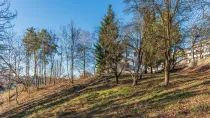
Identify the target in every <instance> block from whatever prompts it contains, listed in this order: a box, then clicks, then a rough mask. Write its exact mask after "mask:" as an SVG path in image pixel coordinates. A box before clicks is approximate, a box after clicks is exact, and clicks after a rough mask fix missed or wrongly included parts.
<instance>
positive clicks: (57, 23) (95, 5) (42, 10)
mask: <svg viewBox="0 0 210 118" xmlns="http://www.w3.org/2000/svg"><path fill="white" fill-rule="evenodd" d="M10 2H11V9H12V10H16V11H17V12H18V17H17V18H16V19H15V20H14V22H15V27H14V30H15V31H16V32H18V33H19V35H20V34H21V33H23V32H24V31H25V30H26V29H27V28H28V27H31V26H33V27H35V28H40V29H41V28H47V29H52V30H54V31H56V32H59V29H60V27H61V26H63V25H66V24H68V23H69V22H70V20H73V21H74V22H75V23H76V25H77V27H79V28H83V29H85V30H89V31H91V32H93V31H94V30H96V27H98V26H100V21H101V19H102V18H103V16H104V14H105V13H106V12H107V7H108V4H112V5H113V10H114V11H115V13H116V15H117V18H119V19H123V20H124V21H128V19H129V16H128V15H126V14H124V13H123V10H124V4H123V0H10Z"/></svg>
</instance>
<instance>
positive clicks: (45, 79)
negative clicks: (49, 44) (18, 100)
mask: <svg viewBox="0 0 210 118" xmlns="http://www.w3.org/2000/svg"><path fill="white" fill-rule="evenodd" d="M44 85H45V86H46V85H47V77H46V57H45V53H44Z"/></svg>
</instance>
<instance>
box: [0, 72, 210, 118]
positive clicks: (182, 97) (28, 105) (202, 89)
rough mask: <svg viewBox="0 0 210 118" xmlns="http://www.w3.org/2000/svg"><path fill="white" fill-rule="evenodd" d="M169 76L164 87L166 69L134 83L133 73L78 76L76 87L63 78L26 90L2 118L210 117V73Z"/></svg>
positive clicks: (3, 113)
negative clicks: (117, 80) (54, 83)
mask: <svg viewBox="0 0 210 118" xmlns="http://www.w3.org/2000/svg"><path fill="white" fill-rule="evenodd" d="M171 76H172V77H171V81H170V85H169V86H168V87H164V86H163V84H164V83H163V79H164V78H163V74H153V75H151V74H147V75H144V76H143V79H142V80H140V81H139V85H138V86H135V87H133V86H131V83H132V79H131V78H130V77H129V76H123V77H121V78H120V84H119V85H116V84H114V82H113V81H110V84H109V85H108V86H104V85H103V81H102V80H100V79H97V78H91V79H89V80H88V79H85V80H83V81H82V80H80V81H77V84H76V85H75V87H74V88H73V87H72V86H71V85H70V83H68V82H62V83H61V84H59V85H57V86H55V87H47V88H41V89H39V90H38V91H34V92H33V93H31V94H30V97H29V96H27V94H24V93H22V95H20V97H19V101H20V102H22V103H21V104H20V105H14V104H15V103H13V105H10V106H7V107H6V108H4V106H2V107H3V109H7V111H1V115H0V117H29V118H35V117H41V118H42V117H43V118H49V117H57V118H61V117H155V118H156V117H194V116H197V117H206V118H207V117H210V99H209V97H210V86H209V84H210V80H209V73H204V72H199V73H196V74H189V73H188V74H184V75H183V74H179V73H174V74H172V75H171ZM23 96H25V97H23ZM26 96H27V97H26ZM32 98H33V99H32Z"/></svg>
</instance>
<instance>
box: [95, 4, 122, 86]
mask: <svg viewBox="0 0 210 118" xmlns="http://www.w3.org/2000/svg"><path fill="white" fill-rule="evenodd" d="M118 37H119V30H118V22H117V21H116V20H115V14H114V11H113V10H112V6H111V5H109V7H108V12H107V14H106V15H105V16H104V18H103V21H102V22H101V27H100V30H99V42H98V44H97V45H95V48H96V50H95V55H96V61H97V72H99V74H101V73H103V72H105V73H106V74H108V75H110V74H113V75H114V76H115V78H116V83H117V84H118V77H119V75H120V74H121V73H122V71H121V72H118V70H119V68H118V66H119V62H120V60H121V59H122V53H123V46H122V42H121V41H120V40H119V38H118Z"/></svg>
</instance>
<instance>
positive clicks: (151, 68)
mask: <svg viewBox="0 0 210 118" xmlns="http://www.w3.org/2000/svg"><path fill="white" fill-rule="evenodd" d="M150 72H151V74H153V70H152V66H151V67H150Z"/></svg>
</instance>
